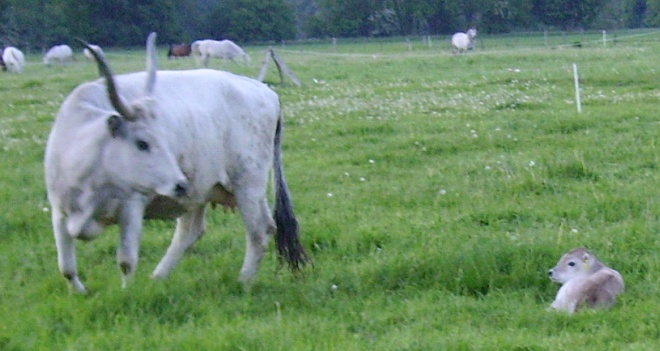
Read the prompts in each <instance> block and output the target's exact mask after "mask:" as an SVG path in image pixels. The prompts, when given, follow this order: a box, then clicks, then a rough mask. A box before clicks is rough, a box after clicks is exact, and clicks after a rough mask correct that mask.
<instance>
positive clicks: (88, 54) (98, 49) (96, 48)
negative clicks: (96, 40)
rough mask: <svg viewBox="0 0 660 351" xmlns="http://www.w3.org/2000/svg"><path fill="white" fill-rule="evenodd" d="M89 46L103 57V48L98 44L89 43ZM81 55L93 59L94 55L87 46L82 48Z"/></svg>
mask: <svg viewBox="0 0 660 351" xmlns="http://www.w3.org/2000/svg"><path fill="white" fill-rule="evenodd" d="M89 47H90V48H92V50H94V51H96V52H97V53H98V54H99V55H100V56H101V57H105V54H103V49H101V47H100V46H98V45H93V44H89ZM83 55H85V57H87V58H88V59H90V60H93V59H94V55H92V53H91V51H90V50H89V49H88V48H84V49H83Z"/></svg>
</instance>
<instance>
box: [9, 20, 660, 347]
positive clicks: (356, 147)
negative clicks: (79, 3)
mask: <svg viewBox="0 0 660 351" xmlns="http://www.w3.org/2000/svg"><path fill="white" fill-rule="evenodd" d="M553 39H554V40H556V41H555V42H551V43H550V44H549V45H547V46H546V45H545V42H544V37H543V35H540V36H536V37H529V36H528V37H513V36H501V37H482V40H483V44H482V45H483V48H482V49H478V50H476V51H474V52H470V53H469V54H467V55H462V56H454V55H451V54H450V53H449V48H448V39H447V38H439V37H438V38H433V44H432V46H431V47H429V46H428V45H427V44H424V43H422V42H421V41H419V40H418V39H417V38H415V39H414V40H412V39H411V43H412V47H411V50H410V49H409V48H408V45H407V44H406V43H405V42H404V41H403V40H399V41H394V40H389V41H352V42H345V41H342V40H339V42H338V43H337V45H336V46H333V45H332V44H331V43H330V42H318V43H309V44H298V45H286V46H284V47H275V50H276V52H277V53H278V55H279V56H280V57H282V59H283V60H284V61H285V62H286V64H287V65H288V66H289V67H290V68H291V69H292V70H293V71H294V72H295V73H296V75H297V76H298V78H299V79H300V80H301V81H302V82H303V86H302V87H295V86H293V85H290V84H285V85H281V84H279V77H278V75H277V73H276V72H275V68H274V65H272V64H271V67H270V71H269V74H268V76H267V78H266V80H267V82H269V83H271V84H273V88H274V89H275V90H276V91H277V92H278V93H279V95H280V97H281V100H282V104H283V106H284V111H285V118H286V128H285V137H284V161H285V171H286V176H287V180H288V183H289V186H290V188H291V192H292V195H293V199H294V202H295V206H296V207H295V209H296V214H297V216H298V220H299V222H300V225H301V234H302V240H303V243H304V245H305V246H306V247H307V249H308V251H309V252H310V254H311V255H312V257H313V259H314V265H313V267H308V268H307V269H306V270H305V273H304V274H303V275H301V276H292V275H291V274H289V273H288V272H286V271H284V270H278V269H277V264H276V260H275V258H274V252H272V251H271V252H269V254H268V255H267V257H266V258H265V259H264V262H263V263H262V266H261V268H262V269H261V271H260V273H259V274H258V278H257V283H256V284H255V285H254V286H253V287H252V289H251V290H249V291H244V290H243V289H242V288H241V287H240V285H239V284H238V282H237V281H236V278H237V275H238V270H239V268H240V264H241V262H242V258H243V253H244V234H243V225H242V223H241V221H240V216H239V215H237V214H236V215H230V214H224V213H222V212H221V211H215V212H209V213H208V215H207V219H208V223H207V228H208V229H207V234H206V236H205V237H204V238H203V239H202V240H201V241H200V242H199V243H198V245H197V246H195V247H194V248H193V249H192V250H191V251H190V252H188V254H187V256H186V257H185V258H184V259H183V260H182V262H181V264H180V265H179V266H178V267H177V268H175V269H174V271H173V272H172V274H171V276H170V277H169V278H168V279H167V280H165V281H159V282H154V281H151V280H149V279H148V276H149V273H150V272H151V270H152V269H153V268H154V266H155V265H156V263H157V262H158V260H159V259H160V257H161V256H162V254H163V253H164V251H165V249H166V247H167V245H168V244H169V239H170V237H171V234H172V231H173V227H174V226H173V223H170V222H157V221H154V222H148V223H147V225H146V227H145V233H144V235H143V240H142V246H141V257H140V266H139V267H138V272H137V274H136V277H135V279H134V281H133V282H132V284H130V286H129V287H128V288H127V289H125V290H122V289H121V288H120V287H119V285H120V279H119V271H118V269H117V267H116V264H115V261H114V259H115V258H114V253H115V248H116V244H117V241H118V238H117V230H116V228H110V229H108V230H107V231H106V232H105V233H104V234H103V235H102V236H100V237H99V238H98V239H97V240H95V241H93V242H91V243H79V245H78V266H79V269H80V273H81V277H82V279H83V281H84V282H85V283H86V285H87V287H88V288H89V290H90V294H89V295H87V296H74V295H70V294H69V292H68V291H67V288H66V285H65V282H64V279H63V278H62V277H61V276H60V274H59V272H58V270H57V264H56V256H55V247H54V242H53V239H52V234H51V228H50V219H49V212H48V203H47V201H46V198H45V188H44V182H43V165H42V162H43V153H44V147H45V141H46V138H47V135H48V131H49V129H50V126H51V124H52V120H53V117H54V115H55V113H56V111H57V109H58V107H59V104H60V103H61V102H62V100H63V99H64V97H65V96H66V95H67V94H68V93H69V92H70V91H71V89H73V87H75V86H76V85H77V84H79V83H81V82H83V81H87V80H91V79H94V78H95V77H96V74H97V73H96V69H95V67H94V66H93V65H92V64H90V63H88V62H85V61H84V60H83V59H82V55H80V54H78V61H77V62H75V63H73V64H72V65H70V66H68V67H51V68H46V67H45V66H44V65H43V64H41V63H40V58H39V57H37V56H32V55H29V56H28V64H27V67H26V69H25V73H23V74H21V75H13V74H1V75H0V80H1V81H2V83H3V84H1V86H0V94H1V95H0V96H2V102H0V106H2V108H0V199H1V200H0V267H2V269H0V316H2V323H0V350H565V349H568V348H571V349H587V350H655V349H656V348H657V346H658V345H660V329H659V328H658V325H660V317H659V316H658V313H657V309H658V296H660V274H658V272H659V271H660V256H659V255H658V249H659V248H660V221H659V218H658V217H659V215H660V204H659V202H658V200H659V199H660V190H659V187H658V184H660V176H659V169H658V165H659V164H660V150H658V135H659V128H660V125H659V123H660V118H659V115H658V106H660V90H659V86H658V84H659V82H660V71H659V67H658V62H657V57H660V33H658V32H657V31H656V32H651V31H647V32H624V33H618V35H617V42H616V43H614V42H612V43H610V44H611V45H609V46H606V47H603V45H602V43H600V42H598V40H599V39H600V34H584V35H574V36H568V37H561V38H553ZM578 41H579V42H581V43H584V45H582V47H581V48H576V47H573V46H572V45H571V43H574V42H578ZM564 43H566V44H568V45H565V44H564ZM161 49H163V48H161ZM263 50H264V47H248V48H247V51H248V52H249V53H250V55H251V57H252V64H251V66H250V67H243V66H238V65H235V64H233V63H227V64H223V63H221V62H220V61H217V60H216V61H212V63H211V64H212V66H213V67H214V68H226V69H228V70H230V71H233V72H236V73H239V74H245V75H248V76H256V74H257V72H258V70H259V64H260V63H261V59H262V57H263ZM106 52H107V57H108V60H109V62H110V65H111V67H112V68H113V70H114V71H115V72H116V73H123V72H131V71H136V70H142V69H143V66H144V53H143V51H142V50H135V51H125V50H122V51H119V50H117V51H113V50H106ZM573 63H576V64H577V65H578V67H579V73H580V80H581V87H582V90H581V93H582V108H583V112H582V113H580V114H578V113H577V112H576V106H575V100H574V95H575V92H574V87H573V76H572V74H573V71H572V64H573ZM159 64H160V67H161V69H190V68H194V67H195V63H194V61H192V60H172V61H170V60H167V59H165V50H164V49H163V50H162V51H161V55H160V62H159ZM71 142H75V140H72V141H71ZM575 246H586V247H588V248H590V249H592V250H593V251H594V252H595V253H596V254H597V256H598V257H599V258H600V259H601V260H602V261H604V262H605V263H607V264H608V265H610V266H611V267H613V268H615V269H618V270H619V271H620V272H621V273H622V275H623V277H624V279H625V281H626V292H625V293H624V295H622V296H621V298H620V299H619V301H618V302H617V304H616V306H615V307H614V308H613V309H611V310H607V311H585V312H581V313H578V314H576V315H573V316H568V315H565V314H562V313H554V312H548V311H546V308H547V306H548V305H549V304H550V303H551V302H552V300H553V298H554V295H555V293H556V291H557V289H558V286H557V285H556V284H553V283H552V282H550V281H549V279H547V270H548V269H549V268H550V267H552V266H554V264H555V263H556V261H557V259H558V258H559V257H560V255H561V254H562V253H563V252H565V251H567V250H568V249H570V248H572V247H575Z"/></svg>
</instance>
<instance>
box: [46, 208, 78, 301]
mask: <svg viewBox="0 0 660 351" xmlns="http://www.w3.org/2000/svg"><path fill="white" fill-rule="evenodd" d="M52 211H53V212H52V217H51V219H52V222H53V235H54V236H55V246H56V248H57V265H58V267H59V268H60V272H61V273H62V275H63V276H64V278H66V281H67V283H68V284H69V287H71V289H72V290H73V291H74V292H76V293H79V294H84V293H85V292H87V291H86V290H85V286H84V285H83V284H82V283H81V282H80V279H79V278H78V271H77V269H76V247H75V239H74V238H73V237H71V235H69V233H68V232H67V230H66V223H65V219H64V216H63V215H62V214H61V213H60V212H59V211H58V210H57V209H55V208H53V209H52Z"/></svg>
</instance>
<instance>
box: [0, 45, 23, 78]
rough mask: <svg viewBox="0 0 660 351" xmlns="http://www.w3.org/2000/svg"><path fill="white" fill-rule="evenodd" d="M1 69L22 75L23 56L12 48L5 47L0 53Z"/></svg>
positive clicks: (19, 51)
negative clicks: (0, 59) (0, 54)
mask: <svg viewBox="0 0 660 351" xmlns="http://www.w3.org/2000/svg"><path fill="white" fill-rule="evenodd" d="M2 61H3V62H4V64H3V69H4V70H6V71H9V72H14V73H22V72H23V66H25V56H24V55H23V53H22V52H21V50H18V49H17V48H15V47H13V46H8V47H6V48H5V49H4V50H3V52H2Z"/></svg>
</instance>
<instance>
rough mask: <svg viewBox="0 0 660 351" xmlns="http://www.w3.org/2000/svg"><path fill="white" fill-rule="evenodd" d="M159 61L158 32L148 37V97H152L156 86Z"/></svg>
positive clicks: (146, 88) (146, 89)
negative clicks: (157, 48)
mask: <svg viewBox="0 0 660 351" xmlns="http://www.w3.org/2000/svg"><path fill="white" fill-rule="evenodd" d="M157 59H158V53H157V52H156V32H151V33H150V34H149V37H147V86H146V87H145V91H146V93H147V95H151V93H152V92H153V91H154V85H155V84H156V70H157V69H158V68H157V66H158V62H157Z"/></svg>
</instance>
